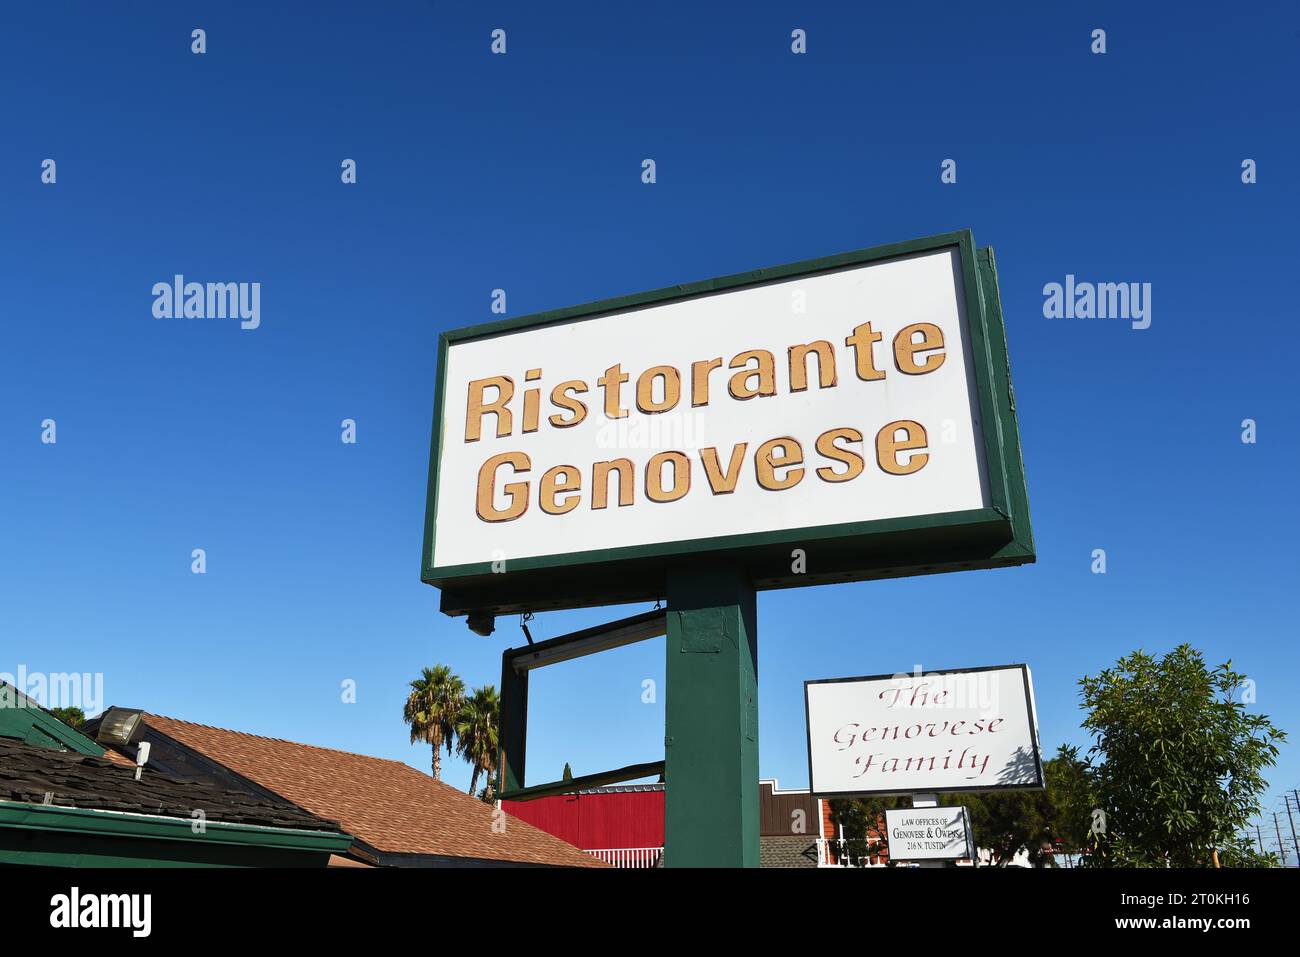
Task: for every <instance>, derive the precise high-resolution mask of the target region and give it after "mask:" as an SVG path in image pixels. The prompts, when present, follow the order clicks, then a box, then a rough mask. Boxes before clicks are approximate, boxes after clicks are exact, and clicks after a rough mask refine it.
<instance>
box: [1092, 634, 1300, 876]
mask: <svg viewBox="0 0 1300 957" xmlns="http://www.w3.org/2000/svg"><path fill="white" fill-rule="evenodd" d="M1245 683H1246V678H1245V676H1244V675H1241V674H1238V673H1237V672H1235V671H1233V670H1232V662H1230V661H1229V662H1227V663H1225V664H1223V665H1220V666H1218V667H1217V668H1213V669H1211V668H1208V667H1207V666H1206V664H1205V660H1204V658H1203V656H1202V655H1201V653H1200V652H1199V651H1197V650H1196V649H1194V648H1192V647H1191V646H1190V645H1186V644H1183V645H1179V646H1178V647H1177V648H1175V649H1174V650H1173V651H1170V652H1169V653H1168V654H1166V655H1165V656H1164V657H1160V658H1158V657H1155V656H1153V655H1149V654H1146V653H1145V652H1142V651H1136V652H1134V653H1132V654H1131V655H1128V656H1127V657H1124V658H1121V659H1120V660H1119V661H1118V662H1117V663H1116V665H1115V666H1114V667H1113V668H1107V669H1106V670H1104V671H1102V672H1101V673H1100V674H1099V675H1097V676H1095V677H1092V676H1089V677H1085V678H1083V679H1082V680H1081V681H1080V686H1081V688H1082V697H1083V704H1084V707H1085V708H1086V709H1087V711H1088V716H1087V718H1086V719H1085V720H1084V722H1083V727H1084V728H1086V729H1087V730H1088V731H1090V732H1091V733H1092V735H1093V739H1094V743H1093V746H1092V748H1091V750H1090V751H1089V752H1088V762H1089V766H1088V769H1087V778H1088V791H1089V792H1090V794H1091V796H1092V798H1093V800H1095V801H1096V802H1097V803H1096V804H1095V805H1094V806H1095V807H1097V808H1100V809H1101V810H1102V811H1103V812H1104V814H1105V829H1104V832H1099V833H1096V834H1093V835H1091V848H1090V853H1088V854H1087V855H1086V856H1085V857H1084V862H1085V863H1086V864H1088V865H1090V866H1098V867H1208V866H1212V865H1213V864H1214V863H1215V861H1216V856H1217V860H1218V861H1219V863H1229V864H1233V865H1248V866H1264V865H1266V863H1267V858H1268V855H1260V854H1258V853H1257V852H1255V851H1253V850H1252V849H1251V848H1250V846H1249V844H1248V842H1246V841H1245V840H1243V839H1242V838H1240V837H1239V836H1238V835H1239V834H1241V833H1242V832H1243V831H1245V830H1246V829H1247V825H1248V822H1249V821H1250V819H1251V818H1252V817H1253V816H1254V815H1255V814H1257V813H1259V811H1260V797H1261V795H1262V794H1263V792H1264V789H1265V788H1266V787H1267V782H1266V781H1265V780H1264V777H1263V771H1264V769H1265V768H1268V767H1271V766H1272V765H1273V764H1274V763H1275V762H1276V760H1277V754H1278V748H1277V744H1278V742H1280V741H1282V740H1284V738H1285V735H1284V733H1283V732H1282V731H1281V730H1279V729H1278V728H1276V727H1274V726H1273V724H1272V723H1271V722H1270V721H1269V719H1268V718H1267V717H1266V716H1264V715H1256V714H1250V713H1248V712H1247V711H1246V707H1245V705H1244V704H1243V703H1242V702H1241V701H1240V700H1238V697H1239V695H1238V692H1239V691H1240V690H1241V689H1242V688H1243V686H1245Z"/></svg>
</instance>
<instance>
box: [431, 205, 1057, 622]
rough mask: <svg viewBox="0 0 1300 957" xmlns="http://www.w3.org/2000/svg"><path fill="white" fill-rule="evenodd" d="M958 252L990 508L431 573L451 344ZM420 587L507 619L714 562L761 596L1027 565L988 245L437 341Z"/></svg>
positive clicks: (753, 281)
mask: <svg viewBox="0 0 1300 957" xmlns="http://www.w3.org/2000/svg"><path fill="white" fill-rule="evenodd" d="M952 248H955V249H956V250H957V252H958V254H959V257H960V263H961V274H962V291H963V293H964V296H965V315H966V322H967V326H968V333H969V341H970V346H971V353H972V359H973V365H974V370H975V391H976V398H977V401H978V404H979V410H980V413H979V414H980V424H981V429H982V439H983V451H984V458H985V462H986V465H987V469H988V480H989V505H988V506H987V507H985V508H980V509H971V510H966V511H959V512H943V513H937V514H931V515H923V516H909V517H905V518H891V519H880V520H875V521H867V522H852V523H844V524H838V525H822V526H809V527H803V528H790V529H780V530H776V531H766V532H754V533H746V534H740V535H728V536H720V537H715V538H707V539H682V540H678V541H674V542H663V543H655V544H649V545H632V546H626V547H619V548H608V549H600V550H593V551H587V552H581V553H565V552H557V553H555V554H552V555H544V556H536V557H529V558H508V565H507V571H506V572H505V573H502V574H494V572H493V568H492V563H490V562H482V563H474V564H464V565H451V566H444V567H435V566H434V565H433V553H434V548H433V545H434V536H435V534H436V527H435V516H436V515H437V504H438V471H439V466H440V463H441V458H440V453H441V443H440V441H439V438H440V436H441V434H442V432H443V428H442V424H443V422H442V420H443V408H444V403H443V396H444V390H445V387H446V367H447V355H448V350H449V349H450V348H451V346H452V345H454V344H456V343H458V342H464V341H467V340H470V339H481V338H488V337H494V336H500V335H503V334H508V333H510V332H515V331H518V330H522V329H530V328H534V327H538V326H544V325H550V324H555V323H572V322H581V321H583V320H584V319H593V318H596V317H599V316H606V315H609V314H610V313H616V312H623V311H628V312H627V315H626V316H625V317H623V321H626V322H628V323H635V322H637V321H638V313H637V312H636V311H630V310H637V309H638V308H640V307H644V306H648V305H659V304H663V303H668V302H672V301H674V300H681V299H689V298H693V297H698V296H705V295H712V294H716V293H718V292H724V291H728V290H734V289H739V288H743V287H746V286H755V285H762V284H764V283H770V282H775V281H781V280H788V279H791V278H795V277H800V276H808V275H813V274H817V273H826V272H834V271H837V270H841V269H845V268H850V267H854V266H861V265H864V264H868V263H878V262H883V261H885V260H890V259H898V258H902V257H907V256H912V255H916V254H918V253H927V252H936V251H940V250H943V249H952ZM425 506H426V511H425V526H424V550H423V556H422V561H421V575H420V577H421V580H422V581H424V582H425V583H426V584H430V585H433V586H435V587H437V588H438V589H440V591H441V609H442V611H443V612H444V613H446V614H449V615H463V614H467V613H470V612H481V613H490V614H510V613H516V612H522V611H542V610H550V609H561V608H578V607H585V606H592V605H607V604H621V603H626V602H635V601H653V600H656V599H661V598H663V597H664V596H665V593H666V576H667V574H668V571H669V570H670V568H672V567H674V566H675V565H677V564H679V563H681V562H683V561H687V560H692V561H699V560H709V559H718V560H726V561H727V562H730V563H735V564H737V565H738V566H739V567H740V568H741V569H742V571H743V573H744V574H745V575H746V576H748V578H749V579H750V580H751V581H752V582H753V584H754V587H755V588H757V589H760V590H762V589H769V588H789V587H799V586H804V585H821V584H829V583H833V582H847V581H863V580H870V579H881V578H897V577H903V576H912V575H927V574H935V573H939V572H950V571H962V570H967V569H979V568H997V567H1008V566H1014V565H1023V564H1027V563H1031V562H1033V561H1034V560H1035V551H1034V539H1033V531H1032V529H1031V527H1030V519H1029V496H1028V490H1027V487H1026V483H1025V471H1024V464H1023V460H1022V456H1021V448H1020V430H1019V425H1018V421H1017V417H1016V405H1015V396H1014V393H1013V391H1012V387H1011V369H1010V360H1009V357H1008V354H1007V341H1006V328H1005V324H1004V322H1003V318H1002V305H1001V301H1000V298H999V295H998V281H997V269H996V264H995V261H994V257H993V250H992V249H990V248H988V247H984V248H979V247H977V246H976V244H975V238H974V236H973V235H972V233H971V231H970V230H968V229H967V230H961V231H958V232H951V233H942V234H940V235H937V236H929V237H926V238H924V239H915V240H911V241H908V242H901V243H891V244H889V245H885V246H875V247H872V248H869V249H861V250H856V251H854V252H848V253H841V254H839V255H835V256H826V257H822V258H819V259H811V260H805V261H803V262H797V263H791V264H788V265H784V266H776V267H772V268H767V269H758V270H754V271H751V272H745V273H737V274H735V275H731V276H723V277H720V278H717V279H707V280H704V281H702V282H695V283H689V284H687V285H681V286H671V287H668V288H664V289H656V290H653V291H651V292H643V293H637V294H635V295H631V296H622V297H619V298H616V299H605V300H601V301H598V302H593V303H588V304H586V305H580V306H571V307H568V308H564V309H555V310H551V311H549V312H541V313H534V314H532V315H527V316H522V317H519V318H514V319H503V320H500V321H497V322H489V323H484V324H481V325H476V326H469V327H465V328H461V329H453V330H450V331H447V332H444V333H442V335H441V336H440V338H439V344H438V375H437V387H436V395H435V399H434V411H433V435H432V439H431V443H430V456H429V483H428V494H427V498H426V503H425ZM793 548H800V549H802V550H803V551H804V554H805V556H806V570H805V571H804V572H803V573H794V572H792V570H791V549H793Z"/></svg>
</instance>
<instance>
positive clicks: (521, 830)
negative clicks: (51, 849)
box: [144, 714, 605, 867]
mask: <svg viewBox="0 0 1300 957" xmlns="http://www.w3.org/2000/svg"><path fill="white" fill-rule="evenodd" d="M144 722H145V724H146V725H147V726H148V727H149V728H151V729H153V730H154V731H156V732H160V733H161V734H164V735H166V736H167V737H169V738H171V739H172V740H174V741H177V742H179V743H180V744H183V745H185V746H186V747H189V748H191V749H193V750H195V751H198V752H199V753H201V754H203V755H204V756H206V757H207V758H209V759H210V760H212V761H215V762H217V763H219V764H221V765H223V766H225V767H227V768H229V769H230V770H232V771H234V772H236V773H237V774H239V775H241V776H242V777H244V778H247V779H248V780H250V781H253V782H254V783H256V784H258V785H260V786H261V787H263V788H266V789H268V790H270V791H273V792H275V793H276V794H279V795H280V796H282V797H284V798H287V799H288V800H290V801H292V802H294V803H295V804H298V805H300V806H301V807H304V808H306V809H307V810H308V811H311V812H312V813H313V814H317V815H320V816H322V817H326V818H329V819H331V820H337V821H338V822H339V823H340V824H342V826H343V827H344V828H345V829H346V830H347V831H348V833H349V834H352V835H353V836H354V837H356V838H359V839H360V840H361V841H363V842H364V843H365V844H366V845H369V847H371V848H374V849H375V850H378V851H381V852H384V853H385V854H389V855H424V856H428V857H432V858H440V859H453V861H454V860H460V861H470V860H481V861H490V862H511V863H521V864H544V865H552V866H555V865H559V866H568V867H603V866H605V865H604V864H602V863H601V862H600V861H598V860H596V859H595V858H594V857H592V856H591V855H589V854H586V853H584V852H583V851H580V850H579V849H578V848H576V847H574V846H573V845H571V844H568V843H566V842H564V841H561V840H560V839H559V838H557V837H553V836H552V835H550V834H547V833H546V832H545V831H542V830H540V829H538V828H536V827H533V826H532V825H531V824H526V823H525V822H523V821H521V820H519V819H518V818H515V817H510V816H509V815H505V814H504V812H497V811H496V809H495V808H493V807H492V806H491V805H489V804H485V803H484V802H482V801H480V800H478V799H477V798H474V797H471V796H470V795H468V794H466V793H464V792H463V791H459V790H457V789H456V788H453V787H451V786H450V785H448V784H444V783H442V782H441V781H435V780H434V779H433V778H432V777H430V776H429V775H427V774H423V773H421V772H419V771H417V770H415V769H414V768H412V767H410V766H408V765H406V764H403V763H401V762H400V761H390V760H386V759H384V758H373V757H367V756H366V755H362V754H352V753H350V752H347V751H337V750H334V749H332V748H321V747H316V746H315V745H310V744H299V743H297V742H294V741H284V740H281V739H279V738H264V737H259V736H257V735H253V734H245V733H243V732H240V731H229V730H226V729H224V728H214V727H209V726H207V725H202V724H193V723H191V722H188V721H180V720H177V719H175V718H167V717H163V716H161V715H154V714H145V715H144ZM498 813H501V814H502V818H501V819H499V818H497V817H496V815H497V814H498ZM502 819H503V820H504V827H502V826H501V823H499V822H500V821H501V820H502ZM494 823H496V827H495V828H494V826H493V825H494Z"/></svg>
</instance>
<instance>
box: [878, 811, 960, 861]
mask: <svg viewBox="0 0 1300 957" xmlns="http://www.w3.org/2000/svg"><path fill="white" fill-rule="evenodd" d="M885 832H886V836H887V837H888V838H889V859H890V860H892V861H959V860H967V859H970V860H973V859H974V857H975V851H974V846H975V845H974V842H973V841H972V840H971V831H970V814H969V813H968V812H967V810H966V809H965V808H964V807H914V808H907V809H905V810H898V811H886V812H885Z"/></svg>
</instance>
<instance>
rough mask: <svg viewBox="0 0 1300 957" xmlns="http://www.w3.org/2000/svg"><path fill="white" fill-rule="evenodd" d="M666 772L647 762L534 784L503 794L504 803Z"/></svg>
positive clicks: (569, 792)
mask: <svg viewBox="0 0 1300 957" xmlns="http://www.w3.org/2000/svg"><path fill="white" fill-rule="evenodd" d="M663 771H664V762H662V761H647V762H645V763H644V764H629V765H628V766H627V767H625V768H615V769H614V770H612V771H598V772H596V773H595V774H584V775H582V776H581V777H576V778H570V779H569V780H567V781H548V782H547V783H546V784H534V785H531V786H529V787H523V788H516V789H515V790H513V791H506V792H504V793H502V794H501V800H503V801H532V800H535V799H536V798H541V797H551V796H552V795H555V794H574V793H576V792H578V791H585V790H587V789H589V788H599V787H604V786H605V785H607V784H618V783H619V782H621V781H635V780H636V779H637V778H648V777H653V776H654V775H657V774H662V773H663Z"/></svg>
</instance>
